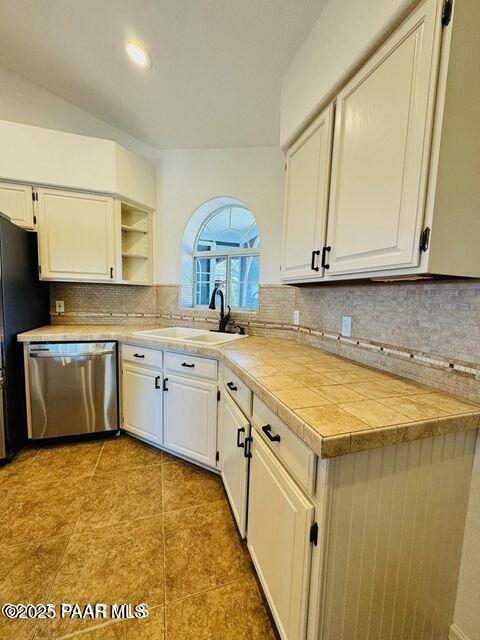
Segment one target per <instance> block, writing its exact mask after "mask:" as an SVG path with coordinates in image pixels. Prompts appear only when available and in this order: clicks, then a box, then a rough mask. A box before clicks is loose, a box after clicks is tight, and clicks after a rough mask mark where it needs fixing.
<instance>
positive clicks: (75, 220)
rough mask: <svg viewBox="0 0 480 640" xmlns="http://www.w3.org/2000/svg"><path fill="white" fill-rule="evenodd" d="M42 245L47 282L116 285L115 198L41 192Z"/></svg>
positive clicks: (40, 224)
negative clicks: (91, 282)
mask: <svg viewBox="0 0 480 640" xmlns="http://www.w3.org/2000/svg"><path fill="white" fill-rule="evenodd" d="M38 198H39V216H38V242H39V248H40V264H41V278H42V279H44V280H70V281H72V280H73V281H93V282H97V281H103V280H107V281H110V282H111V281H112V280H113V279H114V277H115V273H114V265H115V260H114V254H115V234H114V226H115V225H114V204H113V198H108V197H105V196H96V195H91V194H85V193H73V192H68V191H56V190H53V189H52V190H47V189H40V190H39V191H38Z"/></svg>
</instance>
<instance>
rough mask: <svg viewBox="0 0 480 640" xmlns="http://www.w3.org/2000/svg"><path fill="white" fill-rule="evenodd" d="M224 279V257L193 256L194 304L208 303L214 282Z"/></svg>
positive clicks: (225, 275)
mask: <svg viewBox="0 0 480 640" xmlns="http://www.w3.org/2000/svg"><path fill="white" fill-rule="evenodd" d="M226 279H227V259H226V258H223V257H220V258H195V304H196V305H209V304H210V297H211V295H212V292H213V289H214V287H215V284H216V283H219V282H221V283H225V282H226Z"/></svg>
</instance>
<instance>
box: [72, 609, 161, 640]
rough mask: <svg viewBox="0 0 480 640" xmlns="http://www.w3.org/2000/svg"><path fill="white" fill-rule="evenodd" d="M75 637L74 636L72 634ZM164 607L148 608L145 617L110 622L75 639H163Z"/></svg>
mask: <svg viewBox="0 0 480 640" xmlns="http://www.w3.org/2000/svg"><path fill="white" fill-rule="evenodd" d="M73 638H75V636H73ZM164 639H165V607H155V608H154V609H150V611H149V615H148V617H147V618H143V619H141V620H120V621H117V622H110V623H107V624H104V625H102V626H99V627H97V628H95V629H91V630H89V631H86V632H83V633H82V634H80V635H78V636H76V640H164Z"/></svg>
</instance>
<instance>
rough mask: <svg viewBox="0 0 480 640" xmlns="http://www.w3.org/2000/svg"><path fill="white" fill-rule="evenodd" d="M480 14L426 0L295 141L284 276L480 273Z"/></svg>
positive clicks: (472, 6)
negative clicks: (479, 78) (478, 123)
mask: <svg viewBox="0 0 480 640" xmlns="http://www.w3.org/2000/svg"><path fill="white" fill-rule="evenodd" d="M445 7H446V8H447V9H448V10H445V11H444V10H443V9H444V8H445ZM479 21H480V5H479V3H478V2H476V1H474V0H462V1H457V2H453V4H452V3H449V4H448V5H446V3H445V2H442V0H423V1H421V2H419V3H418V4H417V5H416V6H415V8H414V9H413V11H412V12H411V13H410V14H409V15H408V16H407V17H406V18H405V19H404V20H403V22H402V23H401V24H400V25H399V26H398V27H397V29H396V30H394V31H393V33H391V34H390V35H389V36H388V37H387V39H386V40H385V41H384V42H383V44H382V45H381V46H380V47H379V48H378V50H377V51H376V52H375V53H374V54H373V55H372V56H371V58H370V59H369V60H368V61H367V62H366V63H365V64H364V65H363V66H362V67H361V68H360V70H359V71H358V72H357V73H356V74H355V75H354V76H353V77H352V78H351V79H350V80H349V81H348V83H347V84H346V85H345V86H344V87H343V88H342V89H341V90H340V91H339V93H337V95H336V97H335V98H334V100H333V103H334V105H335V112H334V126H333V135H332V136H330V137H329V136H328V135H327V131H328V129H329V126H328V122H329V120H331V119H332V108H330V109H327V111H326V112H325V111H324V112H323V113H322V114H321V115H320V116H319V118H318V119H317V121H315V122H314V123H313V124H312V125H311V126H310V127H309V128H308V129H307V130H306V131H305V133H304V134H303V135H302V136H301V137H300V138H299V140H298V141H297V142H296V143H295V144H294V145H293V146H292V147H291V149H290V150H289V151H288V152H287V177H286V210H285V224H284V250H283V265H282V273H281V279H282V282H285V283H291V284H300V283H308V282H314V281H317V282H335V281H339V280H347V279H350V280H352V279H357V278H373V279H387V280H391V279H402V278H411V277H412V276H413V277H425V276H427V277H433V276H459V277H474V278H478V277H480V263H479V261H478V260H477V259H476V255H477V253H478V251H477V245H478V242H479V241H480V216H479V215H478V202H479V201H480V181H479V180H478V176H477V173H478V172H475V170H474V167H477V166H478V157H479V153H480V129H479V128H478V127H475V126H472V115H471V114H472V113H476V112H477V111H478V105H479V100H480V98H479V95H480V93H479V90H478V88H477V86H476V85H475V86H473V87H472V85H471V83H469V81H468V79H469V78H472V77H475V74H476V72H477V67H478V60H479V59H480V39H479V38H478V37H477V30H476V29H477V25H478V24H479ZM322 131H323V133H322ZM330 154H331V157H332V161H331V167H330V169H329V157H330ZM326 192H329V193H328V206H327V205H326V204H325V202H326V196H325V193H326ZM324 196H325V197H324ZM325 229H326V239H325Z"/></svg>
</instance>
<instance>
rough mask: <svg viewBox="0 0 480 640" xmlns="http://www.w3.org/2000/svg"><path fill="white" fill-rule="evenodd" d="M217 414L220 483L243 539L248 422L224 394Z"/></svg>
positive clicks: (246, 482)
mask: <svg viewBox="0 0 480 640" xmlns="http://www.w3.org/2000/svg"><path fill="white" fill-rule="evenodd" d="M219 417H220V424H219V451H220V462H221V466H222V479H223V484H224V487H225V491H226V492H227V496H228V500H229V502H230V506H231V507H232V512H233V515H234V518H235V520H236V522H237V526H238V529H239V531H240V535H241V536H242V538H244V537H245V530H246V525H247V486H248V458H247V457H246V456H245V438H248V437H249V435H250V424H249V422H248V420H247V419H246V418H245V416H244V415H243V414H242V413H241V412H240V411H239V409H238V408H237V407H236V405H235V403H234V401H233V400H232V399H231V398H229V397H228V396H227V394H226V393H224V394H223V402H222V404H221V410H220V414H219Z"/></svg>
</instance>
